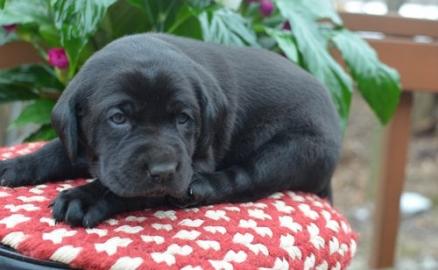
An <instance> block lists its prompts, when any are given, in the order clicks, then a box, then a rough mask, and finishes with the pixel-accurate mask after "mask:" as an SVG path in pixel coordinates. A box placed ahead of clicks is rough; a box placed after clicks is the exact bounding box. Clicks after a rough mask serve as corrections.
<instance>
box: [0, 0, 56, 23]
mask: <svg viewBox="0 0 438 270" xmlns="http://www.w3.org/2000/svg"><path fill="white" fill-rule="evenodd" d="M3 4H4V7H3V9H1V10H0V25H5V24H25V23H47V22H48V18H49V17H48V11H49V8H48V1H47V0H31V1H29V0H8V1H6V3H5V2H4V1H3Z"/></svg>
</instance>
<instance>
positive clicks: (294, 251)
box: [0, 143, 356, 270]
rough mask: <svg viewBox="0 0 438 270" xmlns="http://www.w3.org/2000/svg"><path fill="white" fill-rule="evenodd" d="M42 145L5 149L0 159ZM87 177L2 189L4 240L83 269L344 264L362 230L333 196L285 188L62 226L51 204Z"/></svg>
mask: <svg viewBox="0 0 438 270" xmlns="http://www.w3.org/2000/svg"><path fill="white" fill-rule="evenodd" d="M40 146H41V144H40V143H33V144H27V145H20V146H15V147H11V148H3V149H0V159H7V158H11V157H14V156H16V155H20V154H26V153H29V152H31V151H33V150H35V149H37V148H39V147H40ZM85 181H87V180H83V179H82V180H81V179H79V180H68V181H63V182H58V183H52V184H44V185H38V186H34V187H19V188H14V189H12V188H6V187H0V197H1V200H0V239H1V242H2V243H3V244H6V245H9V246H11V247H13V248H15V249H16V250H18V251H19V252H21V253H23V254H25V255H28V256H31V257H34V258H39V259H50V260H54V261H59V262H63V263H67V264H69V265H70V266H72V267H74V268H81V269H124V270H128V269H186V270H188V269H256V268H258V267H259V268H260V269H344V268H346V267H347V266H348V265H349V263H350V261H351V259H352V257H353V255H354V253H355V250H356V233H354V232H353V231H352V230H351V228H350V225H349V223H348V222H347V221H346V220H345V218H344V217H343V216H341V215H340V214H339V213H338V212H337V211H336V210H334V209H333V208H332V207H331V206H330V205H329V204H328V203H327V202H326V201H324V200H322V199H320V198H318V197H317V196H314V195H310V194H304V193H295V192H284V193H276V194H274V195H272V196H270V197H269V198H265V199H262V200H259V201H257V202H254V203H242V204H230V203H226V204H219V205H214V206H207V207H202V208H193V209H185V210H175V209H161V210H144V211H137V212H130V213H126V214H122V215H118V216H117V217H115V218H113V219H110V220H107V221H106V222H104V223H103V224H101V225H99V226H98V227H96V228H94V229H83V228H71V227H70V226H68V225H65V224H62V223H60V224H55V222H54V220H53V219H52V216H51V212H50V208H49V207H48V205H49V203H50V202H51V201H52V200H53V199H54V198H55V197H56V195H57V194H58V192H59V191H60V190H63V189H66V188H71V187H73V186H77V185H81V184H83V183H85Z"/></svg>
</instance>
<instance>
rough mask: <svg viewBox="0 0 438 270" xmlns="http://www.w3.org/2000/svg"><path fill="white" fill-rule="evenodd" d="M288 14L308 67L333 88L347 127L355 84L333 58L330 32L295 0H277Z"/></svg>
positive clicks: (286, 16) (342, 122) (285, 13)
mask: <svg viewBox="0 0 438 270" xmlns="http://www.w3.org/2000/svg"><path fill="white" fill-rule="evenodd" d="M275 3H276V4H277V7H278V9H279V10H280V12H281V14H282V15H283V17H284V18H286V19H287V20H289V22H290V23H291V25H292V34H293V36H294V39H295V41H296V43H297V47H298V50H299V52H300V55H301V56H302V63H300V64H302V65H303V67H304V68H305V69H307V70H308V71H309V72H310V73H312V74H313V75H314V76H315V77H316V78H318V79H319V80H320V81H321V82H322V83H323V84H324V85H325V86H326V87H327V88H328V89H329V90H330V94H331V97H332V100H333V102H334V104H335V106H336V109H337V111H338V113H339V115H340V117H341V125H342V126H343V127H344V128H345V127H346V124H347V121H348V115H349V109H350V103H351V94H352V89H353V84H352V81H351V79H350V77H349V76H348V74H347V73H346V72H345V71H344V70H343V69H342V67H341V66H340V65H339V64H338V63H337V62H336V61H335V60H334V59H333V58H332V56H331V55H330V53H329V51H328V48H327V40H326V36H327V35H324V34H323V33H321V32H320V31H319V29H320V28H319V24H318V22H317V21H315V20H313V19H312V18H309V17H308V16H306V14H305V13H302V10H301V9H302V6H300V5H295V1H289V0H275Z"/></svg>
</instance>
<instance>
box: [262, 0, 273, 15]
mask: <svg viewBox="0 0 438 270" xmlns="http://www.w3.org/2000/svg"><path fill="white" fill-rule="evenodd" d="M273 11H274V4H273V3H272V1H271V0H260V13H262V15H263V16H265V17H267V16H269V15H271V14H272V12H273Z"/></svg>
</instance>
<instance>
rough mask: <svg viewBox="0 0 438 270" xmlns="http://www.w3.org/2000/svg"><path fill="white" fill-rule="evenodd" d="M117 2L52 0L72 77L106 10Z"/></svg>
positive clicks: (56, 26)
mask: <svg viewBox="0 0 438 270" xmlns="http://www.w3.org/2000/svg"><path fill="white" fill-rule="evenodd" d="M115 1H116V0H93V1H88V0H75V1H70V0H51V1H50V5H51V8H52V11H53V16H54V24H55V28H56V29H57V30H58V31H60V37H61V44H62V46H63V47H64V48H65V49H66V51H67V54H68V57H69V60H70V65H69V73H70V74H71V75H72V74H73V73H74V71H75V70H76V67H77V62H78V59H79V56H80V54H81V51H82V50H83V49H84V47H85V45H86V44H87V42H88V40H89V38H90V36H91V35H92V34H93V33H94V32H95V31H96V29H97V26H98V24H99V22H100V21H101V20H102V18H103V17H104V16H105V13H106V10H107V9H108V7H109V6H111V5H112V4H113V3H114V2H115Z"/></svg>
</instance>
